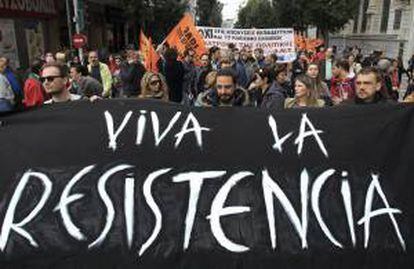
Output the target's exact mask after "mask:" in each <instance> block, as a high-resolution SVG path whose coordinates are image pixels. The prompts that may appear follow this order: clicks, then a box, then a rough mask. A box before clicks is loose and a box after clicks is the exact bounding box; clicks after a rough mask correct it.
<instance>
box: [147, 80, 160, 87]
mask: <svg viewBox="0 0 414 269" xmlns="http://www.w3.org/2000/svg"><path fill="white" fill-rule="evenodd" d="M160 83H161V80H154V81H151V82H150V85H151V86H155V85H158V84H160Z"/></svg>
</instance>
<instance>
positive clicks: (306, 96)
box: [285, 75, 325, 108]
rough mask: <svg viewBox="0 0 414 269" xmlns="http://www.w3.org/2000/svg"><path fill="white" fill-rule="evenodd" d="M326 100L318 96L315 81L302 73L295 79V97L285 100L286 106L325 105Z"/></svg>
mask: <svg viewBox="0 0 414 269" xmlns="http://www.w3.org/2000/svg"><path fill="white" fill-rule="evenodd" d="M323 106H325V101H323V100H322V99H319V98H318V94H317V93H316V91H315V88H314V81H313V79H311V78H310V77H309V76H307V75H300V76H298V77H296V80H295V97H294V98H287V99H286V100H285V108H303V107H323Z"/></svg>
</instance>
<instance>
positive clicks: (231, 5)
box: [219, 0, 247, 20]
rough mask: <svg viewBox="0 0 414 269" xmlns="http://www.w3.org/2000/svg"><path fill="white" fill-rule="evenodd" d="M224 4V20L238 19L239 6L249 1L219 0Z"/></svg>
mask: <svg viewBox="0 0 414 269" xmlns="http://www.w3.org/2000/svg"><path fill="white" fill-rule="evenodd" d="M219 1H220V2H222V3H223V4H224V7H223V19H224V20H226V19H237V12H238V11H239V6H240V5H241V4H244V3H246V2H247V0H219Z"/></svg>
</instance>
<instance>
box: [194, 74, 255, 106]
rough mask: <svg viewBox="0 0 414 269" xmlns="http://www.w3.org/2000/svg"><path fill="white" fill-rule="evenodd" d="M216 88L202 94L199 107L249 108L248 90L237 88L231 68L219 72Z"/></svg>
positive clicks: (199, 98) (198, 102)
mask: <svg viewBox="0 0 414 269" xmlns="http://www.w3.org/2000/svg"><path fill="white" fill-rule="evenodd" d="M215 85H216V88H215V89H212V90H210V91H206V92H203V93H200V95H199V96H198V98H197V106H204V107H211V106H221V107H225V106H248V105H249V104H250V99H249V95H248V93H247V92H246V90H244V89H242V88H238V87H237V83H236V74H235V72H234V70H233V69H231V68H223V69H220V70H219V71H218V72H217V78H216V83H215Z"/></svg>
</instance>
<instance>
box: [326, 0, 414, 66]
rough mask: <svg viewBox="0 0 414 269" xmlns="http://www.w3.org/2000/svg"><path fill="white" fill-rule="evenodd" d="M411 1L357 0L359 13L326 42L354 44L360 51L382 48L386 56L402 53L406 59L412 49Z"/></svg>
mask: <svg viewBox="0 0 414 269" xmlns="http://www.w3.org/2000/svg"><path fill="white" fill-rule="evenodd" d="M413 2H414V1H410V0H360V5H359V13H358V14H356V16H355V18H354V20H352V21H350V22H349V23H348V24H347V25H346V26H345V28H344V30H343V31H341V32H340V33H338V34H335V35H331V36H330V45H336V46H337V47H338V49H339V50H341V49H343V48H345V47H352V46H358V47H360V48H361V49H362V53H363V54H364V55H368V54H370V53H372V52H373V51H382V52H384V55H385V56H386V57H392V58H397V57H399V56H401V57H403V59H404V62H405V63H406V62H407V61H408V59H409V58H410V57H411V55H412V54H413V53H414V31H413V30H412V29H413V28H414V3H413Z"/></svg>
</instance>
